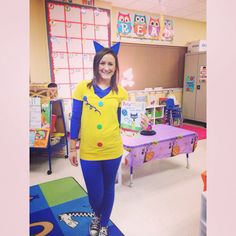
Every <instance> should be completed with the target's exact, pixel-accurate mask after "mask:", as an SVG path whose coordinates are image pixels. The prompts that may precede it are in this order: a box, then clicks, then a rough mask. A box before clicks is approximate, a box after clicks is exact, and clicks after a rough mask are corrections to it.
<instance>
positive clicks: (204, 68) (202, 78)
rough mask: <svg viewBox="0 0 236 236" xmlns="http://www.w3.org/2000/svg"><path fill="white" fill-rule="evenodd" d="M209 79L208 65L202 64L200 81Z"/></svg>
mask: <svg viewBox="0 0 236 236" xmlns="http://www.w3.org/2000/svg"><path fill="white" fill-rule="evenodd" d="M206 79H207V69H206V66H200V78H199V80H200V81H205V80H206Z"/></svg>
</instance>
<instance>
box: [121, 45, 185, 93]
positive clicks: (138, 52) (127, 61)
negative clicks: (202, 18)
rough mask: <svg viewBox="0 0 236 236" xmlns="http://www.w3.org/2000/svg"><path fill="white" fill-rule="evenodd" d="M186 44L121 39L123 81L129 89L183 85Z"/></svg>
mask: <svg viewBox="0 0 236 236" xmlns="http://www.w3.org/2000/svg"><path fill="white" fill-rule="evenodd" d="M186 52H187V47H177V46H166V45H148V44H134V43H123V42H122V43H121V46H120V51H119V55H118V58H119V66H120V82H121V85H122V86H123V87H125V88H126V89H127V90H128V91H130V90H143V89H145V88H155V87H163V88H182V87H183V79H184V64H185V53H186Z"/></svg>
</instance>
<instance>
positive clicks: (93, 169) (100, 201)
mask: <svg viewBox="0 0 236 236" xmlns="http://www.w3.org/2000/svg"><path fill="white" fill-rule="evenodd" d="M120 161H121V157H119V158H116V159H113V160H106V161H86V160H81V159H80V163H81V168H82V172H83V176H84V180H85V184H86V188H87V191H88V197H89V202H90V205H91V207H92V209H93V211H94V212H95V214H96V216H101V226H102V227H106V226H107V225H108V222H109V218H110V215H111V211H112V207H113V203H114V197H115V180H116V174H117V170H118V168H119V165H120Z"/></svg>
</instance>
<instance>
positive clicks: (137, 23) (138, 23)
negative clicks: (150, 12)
mask: <svg viewBox="0 0 236 236" xmlns="http://www.w3.org/2000/svg"><path fill="white" fill-rule="evenodd" d="M146 32H147V22H146V16H143V15H137V14H135V15H134V33H135V34H136V35H137V36H139V37H140V36H141V37H142V36H144V35H145V34H146Z"/></svg>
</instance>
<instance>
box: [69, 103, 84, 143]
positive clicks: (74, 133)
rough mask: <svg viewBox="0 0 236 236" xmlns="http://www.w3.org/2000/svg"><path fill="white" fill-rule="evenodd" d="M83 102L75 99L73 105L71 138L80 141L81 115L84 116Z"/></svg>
mask: <svg viewBox="0 0 236 236" xmlns="http://www.w3.org/2000/svg"><path fill="white" fill-rule="evenodd" d="M82 108H83V101H80V100H77V99H73V103H72V117H71V122H70V138H71V139H78V136H79V131H80V126H81V115H82Z"/></svg>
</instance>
